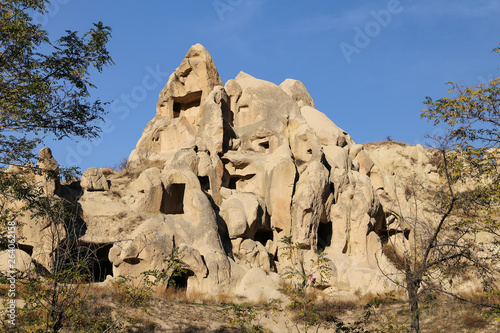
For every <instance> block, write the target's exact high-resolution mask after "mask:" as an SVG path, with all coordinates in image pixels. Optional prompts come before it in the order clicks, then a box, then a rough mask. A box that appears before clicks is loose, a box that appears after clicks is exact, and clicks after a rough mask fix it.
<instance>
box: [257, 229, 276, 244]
mask: <svg viewBox="0 0 500 333" xmlns="http://www.w3.org/2000/svg"><path fill="white" fill-rule="evenodd" d="M268 240H273V231H272V230H263V229H260V230H257V232H256V233H255V236H254V241H256V242H259V243H261V244H262V245H264V246H266V243H267V241H268Z"/></svg>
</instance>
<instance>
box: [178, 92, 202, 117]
mask: <svg viewBox="0 0 500 333" xmlns="http://www.w3.org/2000/svg"><path fill="white" fill-rule="evenodd" d="M201 95H202V92H201V91H195V92H192V93H189V94H187V95H186V96H182V97H174V100H173V106H172V111H173V114H172V117H173V118H179V117H180V116H181V113H182V112H184V111H187V110H189V109H193V108H198V109H199V107H200V105H201Z"/></svg>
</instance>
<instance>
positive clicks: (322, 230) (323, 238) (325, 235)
mask: <svg viewBox="0 0 500 333" xmlns="http://www.w3.org/2000/svg"><path fill="white" fill-rule="evenodd" d="M332 227H333V225H332V222H331V221H330V222H328V223H320V224H319V226H318V250H319V251H323V250H324V249H325V248H327V247H328V246H330V245H332Z"/></svg>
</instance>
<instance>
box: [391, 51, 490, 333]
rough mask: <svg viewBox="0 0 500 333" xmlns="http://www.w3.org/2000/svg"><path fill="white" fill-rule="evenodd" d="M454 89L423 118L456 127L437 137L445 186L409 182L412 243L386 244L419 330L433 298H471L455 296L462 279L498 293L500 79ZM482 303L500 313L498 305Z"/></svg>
mask: <svg viewBox="0 0 500 333" xmlns="http://www.w3.org/2000/svg"><path fill="white" fill-rule="evenodd" d="M494 51H495V52H500V49H499V48H497V49H495V50H494ZM449 84H450V85H451V89H450V91H449V93H450V94H452V96H451V97H444V98H441V99H438V100H433V99H432V98H430V97H427V98H426V100H425V101H424V105H425V106H426V109H425V110H423V113H422V117H423V118H426V119H428V120H429V121H433V122H434V124H435V125H438V124H441V123H444V124H445V125H446V126H447V128H448V133H447V135H445V136H444V137H436V138H433V139H436V140H437V142H438V144H439V148H438V149H437V150H436V152H435V154H436V165H437V167H438V171H439V173H440V175H441V186H439V187H438V188H428V187H425V186H424V185H423V183H421V182H419V181H418V180H416V179H413V180H411V181H409V182H408V183H407V184H406V186H407V190H405V194H406V195H407V201H408V202H410V203H411V205H412V206H413V209H412V210H411V212H410V213H407V214H405V213H404V212H401V214H400V215H401V216H400V220H401V221H400V222H401V223H405V224H406V225H410V226H411V229H412V236H411V237H412V239H411V242H410V243H409V244H410V245H409V246H407V247H405V248H403V249H401V248H400V249H399V251H396V250H395V249H394V248H390V247H389V248H388V246H389V245H391V244H386V245H385V253H386V254H388V256H389V259H390V260H391V261H393V263H394V264H395V266H396V267H397V268H398V269H399V271H400V273H401V275H400V276H402V277H403V278H402V280H400V279H399V278H398V277H394V276H392V277H390V278H391V279H392V280H393V281H394V282H396V283H397V284H399V285H400V286H402V287H403V288H404V289H405V291H406V294H407V297H408V306H409V309H410V315H411V321H410V322H411V324H410V330H411V332H414V333H417V332H420V331H421V328H420V314H421V310H422V302H423V300H424V299H425V296H426V295H429V294H432V293H442V294H446V295H449V296H453V297H455V298H457V299H460V300H462V301H470V299H468V298H467V297H465V296H464V295H461V294H459V293H457V292H455V291H453V289H452V286H451V285H452V283H453V279H454V278H457V277H458V278H459V277H461V276H464V275H465V274H468V275H470V276H472V277H473V280H476V281H481V282H482V287H483V289H484V291H486V292H487V293H490V294H494V293H497V292H498V285H497V283H498V281H499V280H498V279H499V275H498V267H499V266H498V265H499V261H498V260H499V256H498V253H499V251H498V249H499V245H500V243H499V239H500V238H499V237H498V236H500V233H499V230H500V220H499V214H498V213H499V203H500V201H499V200H500V166H499V161H500V159H499V158H500V151H499V145H500V132H499V129H500V90H499V88H500V78H497V79H493V80H490V81H489V82H487V83H484V84H480V85H477V86H473V87H463V86H461V85H458V84H455V83H452V82H450V83H449ZM406 192H407V193H406ZM425 198H426V200H432V202H433V207H432V208H431V209H429V210H428V211H427V212H428V213H430V214H427V215H422V214H421V212H422V210H421V209H419V206H421V205H422V201H423V200H424V199H425ZM419 212H420V213H419ZM484 233H486V234H488V235H489V236H490V238H489V240H488V241H486V242H485V241H483V240H480V238H479V235H480V234H484ZM483 238H484V237H483ZM390 241H391V238H390V237H389V242H390ZM400 247H401V246H400ZM481 305H484V306H487V307H490V308H492V309H498V304H494V302H481Z"/></svg>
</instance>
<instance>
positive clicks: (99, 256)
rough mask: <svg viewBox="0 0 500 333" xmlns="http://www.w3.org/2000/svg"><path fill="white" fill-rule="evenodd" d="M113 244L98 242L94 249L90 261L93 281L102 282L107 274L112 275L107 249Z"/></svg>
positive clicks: (111, 265)
mask: <svg viewBox="0 0 500 333" xmlns="http://www.w3.org/2000/svg"><path fill="white" fill-rule="evenodd" d="M112 247H113V244H100V246H98V247H97V249H96V250H95V260H94V261H93V262H92V267H91V270H92V273H93V276H94V282H103V281H104V280H106V277H107V276H108V275H111V276H113V264H112V263H111V261H109V256H108V255H109V250H111V248H112Z"/></svg>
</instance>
